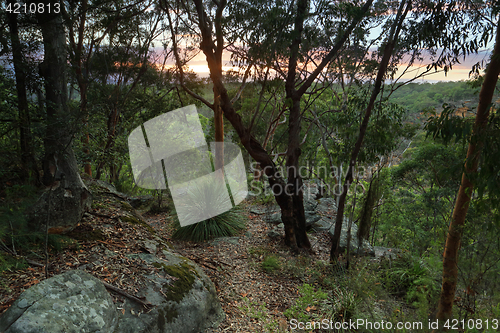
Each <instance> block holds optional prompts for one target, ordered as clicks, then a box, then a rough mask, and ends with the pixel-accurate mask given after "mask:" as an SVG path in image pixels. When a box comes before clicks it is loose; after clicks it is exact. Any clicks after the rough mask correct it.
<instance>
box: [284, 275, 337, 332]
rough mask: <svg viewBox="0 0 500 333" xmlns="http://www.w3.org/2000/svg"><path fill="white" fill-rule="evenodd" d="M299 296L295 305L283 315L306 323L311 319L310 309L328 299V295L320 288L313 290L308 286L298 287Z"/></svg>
mask: <svg viewBox="0 0 500 333" xmlns="http://www.w3.org/2000/svg"><path fill="white" fill-rule="evenodd" d="M299 293H300V294H301V296H300V297H299V298H298V299H297V301H296V302H295V305H294V306H292V307H291V308H289V309H287V310H285V312H284V315H285V316H286V317H287V318H288V319H292V318H293V319H297V320H298V321H302V322H306V321H309V320H310V319H311V316H312V313H311V309H313V308H316V307H319V306H320V304H321V302H322V301H324V300H326V299H327V298H328V294H327V293H326V292H323V291H322V290H321V288H318V289H317V290H315V289H314V287H313V286H311V285H310V284H307V283H305V284H303V285H302V286H301V287H299Z"/></svg>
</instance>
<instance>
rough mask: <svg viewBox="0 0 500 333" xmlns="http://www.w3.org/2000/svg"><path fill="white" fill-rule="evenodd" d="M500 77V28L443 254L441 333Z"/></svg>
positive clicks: (449, 311)
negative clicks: (499, 76) (482, 137)
mask: <svg viewBox="0 0 500 333" xmlns="http://www.w3.org/2000/svg"><path fill="white" fill-rule="evenodd" d="M499 23H500V20H499ZM499 74H500V29H499V28H498V25H497V31H496V37H495V48H494V50H493V54H492V56H491V62H490V64H489V65H488V68H487V70H486V74H485V76H484V82H483V84H482V86H481V91H480V93H479V104H478V106H477V113H476V119H475V122H474V127H473V131H472V140H471V141H470V143H469V147H468V150H467V160H466V164H465V172H463V173H462V182H461V184H460V188H459V190H458V194H457V200H456V202H455V208H454V210H453V215H452V218H451V222H450V226H449V228H448V236H447V238H446V244H445V249H444V254H443V282H442V286H441V296H440V298H439V303H438V312H437V315H436V318H437V319H438V320H439V324H440V325H439V326H440V328H439V329H440V330H445V328H444V327H443V326H442V325H444V323H445V322H446V320H448V319H451V318H452V310H453V302H454V300H455V291H456V289H457V279H458V263H457V261H458V250H459V248H460V240H461V238H462V229H463V226H464V224H465V217H466V215H467V211H468V209H469V204H470V200H471V193H472V191H473V189H474V184H473V183H472V182H471V180H470V178H469V175H470V174H473V173H476V172H477V168H478V163H479V157H480V155H481V149H482V145H483V141H482V139H481V137H480V136H479V134H480V133H481V132H482V131H483V130H484V129H485V128H486V126H487V125H488V118H489V115H490V108H491V101H492V98H493V93H494V92H495V86H496V84H497V81H498V75H499Z"/></svg>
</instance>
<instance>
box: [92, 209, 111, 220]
mask: <svg viewBox="0 0 500 333" xmlns="http://www.w3.org/2000/svg"><path fill="white" fill-rule="evenodd" d="M87 213H89V214H90V215H94V216H97V217H103V218H107V219H116V218H117V217H116V216H111V215H106V214H100V213H96V212H93V211H91V210H89V211H88V212H87Z"/></svg>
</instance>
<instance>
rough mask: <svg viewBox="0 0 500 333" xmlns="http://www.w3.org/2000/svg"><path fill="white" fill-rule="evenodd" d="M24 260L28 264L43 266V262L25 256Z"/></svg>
mask: <svg viewBox="0 0 500 333" xmlns="http://www.w3.org/2000/svg"><path fill="white" fill-rule="evenodd" d="M23 258H24V257H23ZM24 260H26V262H27V263H28V264H30V265H31V266H37V267H44V266H45V265H44V264H41V263H39V262H36V261H33V260H31V259H26V258H24Z"/></svg>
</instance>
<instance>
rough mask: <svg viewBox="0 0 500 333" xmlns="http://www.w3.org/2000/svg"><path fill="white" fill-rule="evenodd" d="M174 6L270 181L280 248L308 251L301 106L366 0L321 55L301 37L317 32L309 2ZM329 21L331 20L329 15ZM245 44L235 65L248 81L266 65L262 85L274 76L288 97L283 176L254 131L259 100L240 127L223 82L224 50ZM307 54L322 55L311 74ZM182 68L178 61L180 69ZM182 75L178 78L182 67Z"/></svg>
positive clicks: (363, 11)
mask: <svg viewBox="0 0 500 333" xmlns="http://www.w3.org/2000/svg"><path fill="white" fill-rule="evenodd" d="M178 4H179V7H177V8H176V10H173V9H172V8H171V7H169V6H168V5H167V3H165V9H166V11H167V12H168V13H169V15H171V14H172V13H177V14H178V15H184V16H185V18H186V19H187V20H189V19H191V21H190V22H194V23H195V24H196V28H197V29H192V28H191V29H192V30H193V31H192V33H193V34H194V35H195V36H198V38H199V40H200V41H201V42H200V46H199V48H200V49H201V51H203V53H204V54H205V56H206V59H207V63H208V66H209V68H210V78H211V80H212V82H213V84H214V87H215V89H216V91H217V92H218V93H219V94H220V105H221V108H222V110H223V112H224V116H225V117H226V119H228V120H229V122H230V123H231V125H232V126H233V128H234V130H235V131H236V133H237V134H238V136H239V138H240V140H241V143H242V144H243V146H244V147H245V149H246V150H247V151H248V153H249V154H250V155H251V156H252V158H253V159H255V161H256V162H257V163H259V165H260V167H261V168H262V170H263V171H264V173H265V174H266V176H267V177H268V179H269V182H270V185H271V188H272V189H273V191H274V194H275V198H276V201H277V203H278V205H279V206H280V207H281V212H282V220H283V223H284V225H285V243H286V244H287V245H288V246H290V247H292V248H293V249H297V248H305V249H310V246H311V245H310V243H309V240H308V238H307V234H306V225H305V217H304V206H303V192H302V179H301V177H300V175H299V172H298V170H299V157H300V155H301V149H300V143H301V141H302V138H301V137H300V132H301V112H302V111H301V105H300V103H301V100H302V97H303V96H304V95H305V94H306V93H307V92H308V89H309V88H311V86H312V85H313V83H314V82H315V80H316V79H317V78H318V76H319V75H320V73H321V72H322V70H323V69H324V68H325V67H326V66H327V65H328V64H329V63H330V62H331V61H332V59H334V58H335V56H337V55H338V52H339V50H340V49H341V47H342V45H343V44H344V43H345V41H346V40H347V38H348V36H349V35H350V34H351V32H352V30H353V29H354V28H355V27H356V26H357V25H358V24H359V22H361V21H362V20H363V18H364V17H365V16H366V15H367V14H368V13H369V9H370V7H371V5H372V1H371V0H369V1H368V2H366V3H365V4H361V5H360V4H358V3H354V4H350V7H349V8H350V11H349V13H347V15H343V16H342V15H340V13H339V12H337V16H336V18H337V19H340V18H341V17H342V20H343V24H342V25H341V26H342V27H343V29H339V31H340V32H339V33H338V34H337V33H336V32H338V31H337V30H336V29H333V28H331V29H330V30H331V32H332V33H334V31H335V33H334V34H335V35H336V36H337V38H336V40H335V41H334V43H333V44H332V45H331V46H330V47H328V48H327V49H326V51H325V48H324V49H320V48H319V47H318V46H317V45H316V44H310V43H308V39H307V38H306V34H307V33H308V32H310V31H312V30H315V29H314V27H315V26H317V24H319V22H318V21H315V20H314V18H315V17H317V14H315V12H314V9H313V7H314V6H312V5H310V4H309V2H308V1H298V2H297V3H295V2H281V1H278V2H276V3H268V2H266V3H264V2H259V1H248V2H235V3H229V4H228V3H226V2H225V1H213V2H210V3H203V2H202V1H194V6H193V5H192V4H190V3H184V2H179V3H178ZM341 5H342V4H339V3H335V4H332V5H331V7H332V8H338V7H339V6H341ZM235 13H236V14H238V15H240V16H239V17H233V16H232V15H234V14H235ZM344 14H345V13H344ZM245 18H246V19H245ZM331 18H332V19H334V17H333V16H332V17H331ZM273 25H274V26H273ZM261 28H264V29H261ZM214 30H215V31H214ZM316 32H319V30H316ZM325 33H328V31H327V32H325ZM245 34H246V39H245ZM238 36H239V37H238ZM248 41H251V43H252V44H251V45H250V44H248V45H244V47H243V50H244V52H243V51H242V53H241V54H242V57H241V58H239V59H238V58H235V60H236V61H239V65H240V66H241V67H244V68H245V73H246V75H245V77H246V76H247V75H248V73H249V71H250V69H252V68H254V69H255V70H256V72H258V70H259V68H265V69H264V72H265V74H264V82H266V80H267V76H268V75H269V73H271V75H278V76H279V77H281V78H282V80H284V81H285V94H286V99H285V103H284V105H283V108H282V110H283V111H282V112H279V113H278V115H277V119H280V118H282V116H283V114H284V113H285V112H286V116H287V120H288V133H287V135H288V138H287V139H288V143H287V151H286V153H285V155H286V176H285V175H281V174H280V172H279V170H278V168H277V167H276V165H275V163H274V161H273V159H272V157H271V155H270V153H269V152H267V151H266V150H265V149H264V148H263V146H262V144H261V143H260V142H258V141H257V140H256V138H255V137H254V135H253V134H252V128H253V126H254V123H255V122H257V121H259V120H260V119H259V117H260V116H261V115H260V112H261V109H260V110H259V103H258V104H257V106H256V111H255V112H254V114H253V116H252V119H251V121H250V123H249V124H244V123H243V121H242V117H241V116H240V115H239V114H238V113H237V112H236V110H235V108H234V105H233V101H232V99H231V98H230V97H229V95H228V92H227V89H226V87H225V85H224V83H223V74H222V57H221V54H222V50H224V48H226V47H227V46H231V45H233V46H234V45H236V43H238V42H242V43H247V42H248ZM172 42H173V47H174V48H176V47H177V45H178V42H177V40H176V34H175V31H174V32H173V33H172ZM259 44H260V45H259ZM273 45H274V46H273ZM269 46H270V49H271V52H269V53H268V54H270V55H271V56H270V57H269V56H267V57H266V56H263V55H264V54H265V53H266V51H267V50H269ZM245 49H246V50H245ZM312 53H314V54H315V56H317V57H319V58H317V59H316V60H318V59H319V60H318V62H319V64H318V65H317V66H315V68H314V69H313V70H312V71H310V65H311V63H313V62H314V61H316V60H313V59H312V58H310V56H311V54H312ZM233 54H235V53H233ZM305 59H308V61H307V64H304V63H303V62H304V61H305ZM182 65H183V64H182V63H179V62H178V67H179V69H180V70H181V69H182ZM267 68H269V69H267ZM180 72H181V75H182V70H181V71H180ZM261 72H262V71H261ZM197 98H198V99H200V100H201V101H203V102H204V103H205V104H207V105H209V106H210V107H211V108H212V104H211V103H210V102H208V101H206V100H204V99H203V98H201V97H200V96H197Z"/></svg>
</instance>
